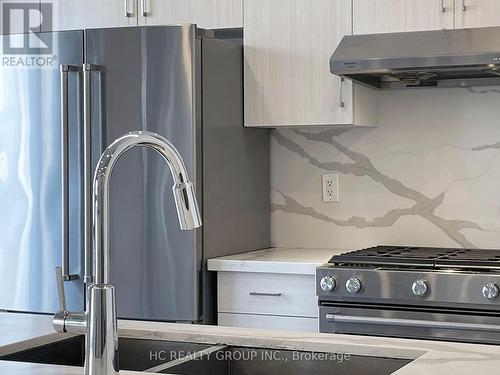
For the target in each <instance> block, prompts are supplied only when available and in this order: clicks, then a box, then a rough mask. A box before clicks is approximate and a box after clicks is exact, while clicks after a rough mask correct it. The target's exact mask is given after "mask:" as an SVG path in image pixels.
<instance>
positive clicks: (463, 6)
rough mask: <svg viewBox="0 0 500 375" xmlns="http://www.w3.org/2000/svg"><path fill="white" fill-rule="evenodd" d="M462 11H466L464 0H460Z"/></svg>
mask: <svg viewBox="0 0 500 375" xmlns="http://www.w3.org/2000/svg"><path fill="white" fill-rule="evenodd" d="M462 11H463V12H467V5H465V0H462Z"/></svg>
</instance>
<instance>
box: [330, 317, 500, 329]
mask: <svg viewBox="0 0 500 375" xmlns="http://www.w3.org/2000/svg"><path fill="white" fill-rule="evenodd" d="M326 320H327V321H328V322H331V323H351V324H378V325H388V326H405V327H421V328H440V329H455V330H464V331H488V332H491V331H494V332H500V325H493V324H480V323H460V322H436V321H432V320H418V319H397V318H378V317H371V316H352V315H341V314H330V313H329V314H326Z"/></svg>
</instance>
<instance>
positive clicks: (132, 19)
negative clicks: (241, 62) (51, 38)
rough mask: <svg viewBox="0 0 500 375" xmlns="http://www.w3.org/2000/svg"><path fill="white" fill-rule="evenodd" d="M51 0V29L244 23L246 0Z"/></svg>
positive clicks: (229, 26)
mask: <svg viewBox="0 0 500 375" xmlns="http://www.w3.org/2000/svg"><path fill="white" fill-rule="evenodd" d="M0 1H1V0H0ZM52 3H53V4H54V5H53V7H54V22H53V27H52V29H51V30H72V29H83V28H96V27H117V26H137V25H169V24H180V23H196V24H197V25H198V26H199V27H203V28H232V27H243V5H242V3H243V0H106V1H103V0H52ZM43 31H50V30H48V29H47V28H46V29H45V30H43Z"/></svg>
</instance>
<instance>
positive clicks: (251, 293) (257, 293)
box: [248, 292, 283, 297]
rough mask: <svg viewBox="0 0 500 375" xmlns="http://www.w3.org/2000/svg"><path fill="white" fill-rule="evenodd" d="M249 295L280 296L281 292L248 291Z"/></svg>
mask: <svg viewBox="0 0 500 375" xmlns="http://www.w3.org/2000/svg"><path fill="white" fill-rule="evenodd" d="M248 294H249V295H250V296H265V297H280V296H282V295H283V294H282V293H260V292H250V293H248Z"/></svg>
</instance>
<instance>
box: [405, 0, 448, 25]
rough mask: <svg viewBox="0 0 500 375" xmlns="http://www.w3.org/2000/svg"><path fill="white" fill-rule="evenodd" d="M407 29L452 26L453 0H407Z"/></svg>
mask: <svg viewBox="0 0 500 375" xmlns="http://www.w3.org/2000/svg"><path fill="white" fill-rule="evenodd" d="M406 4H407V13H406V14H407V17H406V19H407V25H406V29H407V31H423V30H439V29H453V28H454V26H455V25H454V23H455V19H454V14H455V12H454V10H455V0H407V1H406Z"/></svg>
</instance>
